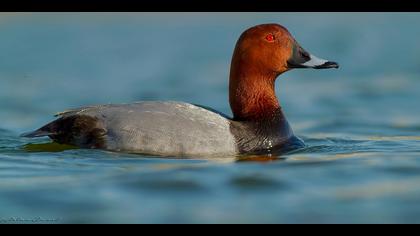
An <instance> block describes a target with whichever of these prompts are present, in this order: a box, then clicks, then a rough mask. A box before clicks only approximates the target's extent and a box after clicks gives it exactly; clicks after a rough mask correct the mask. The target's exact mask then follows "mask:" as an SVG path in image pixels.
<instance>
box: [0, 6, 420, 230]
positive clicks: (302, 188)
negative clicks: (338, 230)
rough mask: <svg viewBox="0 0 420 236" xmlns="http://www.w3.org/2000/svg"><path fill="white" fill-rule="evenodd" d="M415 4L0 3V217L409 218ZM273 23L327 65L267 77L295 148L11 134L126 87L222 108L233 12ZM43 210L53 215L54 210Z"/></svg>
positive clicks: (110, 99) (252, 21) (415, 210)
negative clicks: (79, 9) (56, 7)
mask: <svg viewBox="0 0 420 236" xmlns="http://www.w3.org/2000/svg"><path fill="white" fill-rule="evenodd" d="M419 21H420V14H416V13H398V14H397V13H381V14H380V13H353V14H351V13H340V14H338V13H337V14H332V13H258V14H257V13H182V14H180V13H112V14H111V13H102V14H100V13H36V14H30V13H18V14H11V13H1V14H0V35H1V37H0V51H1V52H2V56H1V58H0V107H1V109H0V120H1V121H2V122H1V124H0V207H1V209H2V210H1V212H0V223H2V222H8V221H9V222H10V221H11V220H10V219H13V217H14V219H16V218H20V219H37V218H38V219H39V218H42V219H44V220H47V219H50V220H56V221H55V222H61V223H75V222H81V223H83V222H92V223H108V222H116V223H123V222H128V223H203V222H204V223H252V222H255V223H299V222H304V223H325V222H333V223H365V222H368V223H389V222H397V223H420V204H419V203H420V198H419V196H420V136H419V133H420V122H419V119H418V117H420V110H419V108H418V102H419V100H420V93H419V91H420V90H419V89H420V78H419V76H420V69H419V68H420V64H419V63H420V56H419V55H420V47H419V46H418V35H420V28H419V27H417V23H418V22H419ZM267 22H278V23H281V24H283V25H284V26H286V27H287V28H288V29H289V30H290V32H291V33H292V34H293V35H294V36H295V38H296V39H297V40H298V41H299V43H300V44H301V45H302V46H303V47H304V48H305V49H306V50H308V51H309V52H311V53H313V54H315V55H317V56H319V57H323V58H326V59H331V60H334V61H337V62H339V63H340V66H341V67H340V69H339V70H323V71H320V70H317V71H315V70H300V71H299V70H295V71H291V72H288V73H286V74H284V75H282V76H281V79H279V80H278V82H277V84H276V90H277V93H278V95H279V100H280V101H281V104H282V106H283V109H284V111H285V112H286V115H287V117H288V120H289V122H290V123H291V125H292V127H293V129H294V131H295V133H296V134H297V135H298V136H299V137H301V138H302V139H304V140H305V142H306V144H307V145H308V147H307V148H304V149H302V150H298V151H294V152H291V153H288V154H286V155H282V156H272V157H270V158H267V157H250V158H246V159H238V158H234V157H226V158H218V159H211V160H208V159H198V158H197V159H194V158H193V159H177V158H159V157H151V156H141V155H134V154H123V153H114V152H107V151H100V150H80V149H65V150H60V149H57V147H51V148H50V149H39V148H38V146H34V145H29V148H28V144H40V143H45V142H48V139H47V138H42V139H37V140H28V139H24V138H20V137H19V134H20V133H22V132H26V131H29V130H32V129H34V128H38V127H39V126H41V125H43V124H44V123H46V122H48V121H50V120H52V119H53V117H52V115H53V114H54V113H56V112H59V111H62V110H65V109H68V108H73V107H78V106H84V105H91V104H102V103H125V102H132V101H138V100H178V101H186V102H192V103H197V104H202V105H205V106H209V107H212V108H214V109H217V110H220V111H221V112H223V113H226V114H231V112H230V109H229V105H228V102H227V101H228V92H227V88H228V73H229V71H228V70H229V63H230V59H231V54H232V52H233V47H234V44H235V42H236V40H237V37H238V36H239V35H240V33H241V32H242V31H243V30H245V29H246V28H248V27H250V26H253V25H256V24H259V23H267ZM53 222H54V221H53Z"/></svg>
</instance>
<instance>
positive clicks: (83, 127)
mask: <svg viewBox="0 0 420 236" xmlns="http://www.w3.org/2000/svg"><path fill="white" fill-rule="evenodd" d="M105 134H106V130H105V129H104V128H103V126H102V125H101V122H99V120H98V119H97V118H95V117H90V116H85V115H73V116H68V117H61V118H59V119H57V120H55V121H53V122H51V123H49V124H47V125H45V126H43V127H42V128H40V129H38V130H35V131H33V132H29V133H24V134H22V135H21V137H26V138H36V137H44V136H48V137H50V138H51V139H52V140H54V141H56V142H57V143H61V144H69V145H75V146H80V147H89V148H91V147H97V148H99V147H102V146H103V145H104V135H105Z"/></svg>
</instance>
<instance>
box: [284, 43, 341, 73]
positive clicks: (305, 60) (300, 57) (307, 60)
mask: <svg viewBox="0 0 420 236" xmlns="http://www.w3.org/2000/svg"><path fill="white" fill-rule="evenodd" d="M287 65H288V67H289V68H290V69H292V68H313V69H330V68H338V67H339V65H338V63H337V62H333V61H328V60H325V59H321V58H318V57H316V56H314V55H312V54H310V53H308V52H307V51H305V50H304V49H303V48H302V47H300V46H299V45H298V44H296V45H295V46H294V48H293V54H292V56H291V58H290V59H289V60H288V61H287Z"/></svg>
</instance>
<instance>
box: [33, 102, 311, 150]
mask: <svg viewBox="0 0 420 236" xmlns="http://www.w3.org/2000/svg"><path fill="white" fill-rule="evenodd" d="M277 115H282V113H281V111H280V113H279V114H277ZM57 116H59V118H58V119H57V120H55V121H53V122H51V123H49V124H47V125H45V126H44V127H42V128H40V129H39V130H37V131H35V132H32V133H29V134H26V135H25V136H26V137H39V136H49V137H50V138H51V139H53V140H55V141H57V142H59V143H66V144H71V145H76V146H80V147H83V148H101V149H106V150H111V151H124V152H132V153H145V154H152V155H177V156H179V155H181V156H184V155H185V156H191V155H235V154H239V153H255V152H261V151H275V150H277V149H281V148H284V147H283V146H284V144H285V143H290V144H292V143H293V145H295V146H296V147H299V146H302V145H303V142H301V141H300V140H299V139H297V138H296V137H294V136H293V132H292V130H291V129H290V126H289V125H288V124H287V121H286V120H285V119H281V121H282V123H278V124H276V123H275V122H274V121H275V120H276V119H272V121H267V122H265V123H264V124H259V123H254V122H239V121H234V120H232V119H230V118H228V117H227V116H226V115H224V114H221V113H217V112H214V111H211V110H208V109H206V108H203V107H200V106H197V105H193V104H189V103H184V102H175V101H144V102H136V103H132V104H119V105H117V104H109V105H100V106H92V107H84V108H79V109H73V110H69V111H65V112H62V113H59V114H57ZM283 122H284V123H283ZM280 133H281V134H282V135H279V134H280Z"/></svg>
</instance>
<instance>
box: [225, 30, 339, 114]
mask: <svg viewBox="0 0 420 236" xmlns="http://www.w3.org/2000/svg"><path fill="white" fill-rule="evenodd" d="M292 68H314V69H326V68H338V64H337V63H335V62H330V61H327V60H322V59H319V58H317V57H315V56H313V55H311V54H309V53H308V52H306V51H305V50H304V49H303V48H302V47H301V46H300V45H299V44H298V43H297V42H296V40H295V39H294V38H293V37H292V35H291V34H290V33H289V31H288V30H287V29H286V28H284V27H283V26H281V25H278V24H263V25H257V26H254V27H252V28H249V29H248V30H246V31H245V32H243V33H242V35H241V37H240V38H239V40H238V42H237V43H236V47H235V51H234V53H233V57H232V62H231V71H230V84H229V87H230V95H229V96H230V97H229V100H230V104H231V108H232V111H233V114H234V118H235V119H239V120H257V119H260V118H264V117H265V116H269V115H270V112H273V111H274V110H277V109H278V108H279V104H278V101H277V98H276V96H275V91H274V82H275V79H276V78H277V76H278V75H280V74H281V73H283V72H286V71H288V70H290V69H292Z"/></svg>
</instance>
